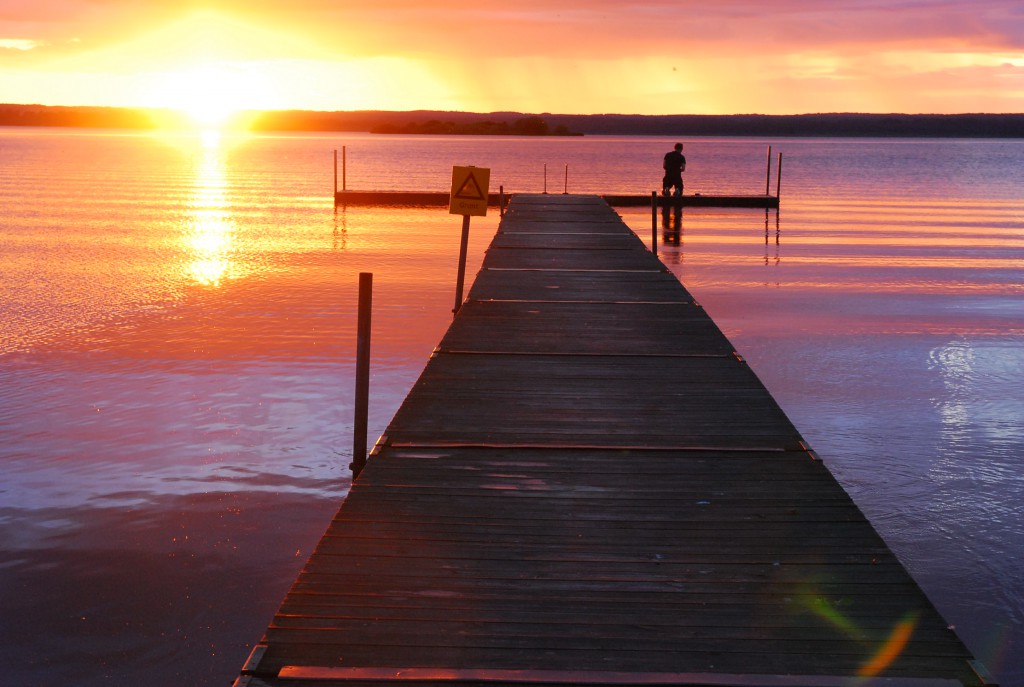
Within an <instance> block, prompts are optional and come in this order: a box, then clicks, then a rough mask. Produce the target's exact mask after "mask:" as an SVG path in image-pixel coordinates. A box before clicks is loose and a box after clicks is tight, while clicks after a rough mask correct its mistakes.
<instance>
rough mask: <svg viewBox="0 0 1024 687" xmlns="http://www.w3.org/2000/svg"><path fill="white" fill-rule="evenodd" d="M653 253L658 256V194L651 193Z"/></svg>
mask: <svg viewBox="0 0 1024 687" xmlns="http://www.w3.org/2000/svg"><path fill="white" fill-rule="evenodd" d="M651 252H652V253H654V254H655V255H657V254H658V192H657V191H651Z"/></svg>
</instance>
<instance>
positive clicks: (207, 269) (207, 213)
mask: <svg viewBox="0 0 1024 687" xmlns="http://www.w3.org/2000/svg"><path fill="white" fill-rule="evenodd" d="M200 144H201V147H200V151H199V154H200V155H201V156H202V157H201V159H200V162H199V169H198V171H197V173H196V180H195V189H194V191H193V195H192V199H191V202H190V204H189V209H190V213H191V216H190V217H189V222H188V230H187V232H186V235H185V237H184V242H185V245H186V249H187V250H188V252H189V254H190V261H189V263H188V269H187V272H188V274H189V276H190V277H191V278H192V280H194V281H195V282H197V283H199V284H204V285H207V286H219V285H220V283H221V281H222V280H223V279H226V278H230V276H231V268H232V262H231V254H232V252H233V244H234V234H235V224H234V222H233V221H232V219H231V213H230V211H229V209H228V204H227V199H226V196H225V188H226V186H227V179H226V177H225V174H224V166H223V161H222V159H221V134H220V132H218V131H214V130H206V131H203V132H202V134H201V136H200Z"/></svg>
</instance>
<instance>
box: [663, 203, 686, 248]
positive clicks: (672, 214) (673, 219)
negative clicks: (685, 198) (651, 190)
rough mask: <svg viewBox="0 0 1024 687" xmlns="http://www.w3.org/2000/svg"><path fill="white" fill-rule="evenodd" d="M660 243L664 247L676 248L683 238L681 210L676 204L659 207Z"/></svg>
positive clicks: (664, 204)
mask: <svg viewBox="0 0 1024 687" xmlns="http://www.w3.org/2000/svg"><path fill="white" fill-rule="evenodd" d="M661 230H662V232H663V233H662V242H663V243H665V245H670V246H678V245H680V244H681V243H682V238H683V208H682V206H681V205H680V204H678V203H662V205H661Z"/></svg>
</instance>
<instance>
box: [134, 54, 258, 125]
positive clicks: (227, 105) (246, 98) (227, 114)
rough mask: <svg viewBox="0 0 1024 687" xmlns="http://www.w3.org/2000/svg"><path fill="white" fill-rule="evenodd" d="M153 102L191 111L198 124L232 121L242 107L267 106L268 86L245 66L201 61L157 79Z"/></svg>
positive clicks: (185, 111) (218, 123)
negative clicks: (243, 67) (226, 65)
mask: <svg viewBox="0 0 1024 687" xmlns="http://www.w3.org/2000/svg"><path fill="white" fill-rule="evenodd" d="M156 90H157V93H155V94H154V97H153V102H154V103H158V104H159V105H160V106H162V107H167V108H171V109H175V110H178V111H180V112H183V113H185V114H186V115H188V117H189V119H190V120H191V121H192V123H193V124H195V125H196V126H199V127H213V128H219V127H223V126H226V125H228V124H230V123H233V121H232V120H233V119H234V118H235V117H236V116H237V115H238V114H239V113H240V112H241V111H242V110H254V109H260V108H265V107H268V105H269V99H268V97H267V88H266V86H265V85H264V84H261V83H260V82H259V80H258V79H257V78H254V77H253V76H252V75H251V74H248V73H246V72H245V71H243V70H238V69H236V70H231V69H228V68H225V67H222V66H219V65H199V66H196V67H193V68H191V69H188V70H184V71H180V72H173V73H169V74H166V75H164V76H163V78H161V79H158V80H157V88H156Z"/></svg>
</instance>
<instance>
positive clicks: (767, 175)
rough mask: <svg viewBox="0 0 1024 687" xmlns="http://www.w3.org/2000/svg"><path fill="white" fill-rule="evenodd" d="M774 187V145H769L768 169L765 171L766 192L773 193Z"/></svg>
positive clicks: (766, 193)
mask: <svg viewBox="0 0 1024 687" xmlns="http://www.w3.org/2000/svg"><path fill="white" fill-rule="evenodd" d="M771 187H772V147H771V146H768V170H767V171H766V172H765V173H764V194H765V195H766V196H767V195H768V194H769V193H771Z"/></svg>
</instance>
